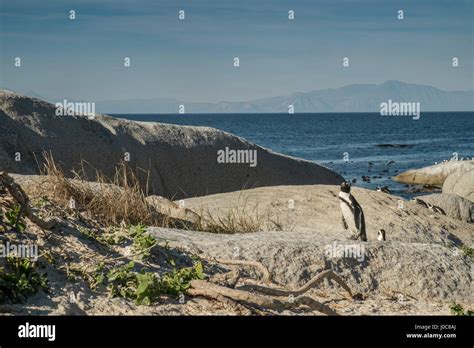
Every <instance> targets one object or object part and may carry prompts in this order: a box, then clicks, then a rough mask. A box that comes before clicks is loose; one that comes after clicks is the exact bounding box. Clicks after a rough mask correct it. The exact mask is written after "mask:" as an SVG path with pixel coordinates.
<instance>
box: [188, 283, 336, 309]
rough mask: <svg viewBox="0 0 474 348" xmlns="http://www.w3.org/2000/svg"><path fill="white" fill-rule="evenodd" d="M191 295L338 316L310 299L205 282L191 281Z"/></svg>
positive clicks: (323, 305)
mask: <svg viewBox="0 0 474 348" xmlns="http://www.w3.org/2000/svg"><path fill="white" fill-rule="evenodd" d="M187 293H188V294H189V295H193V294H194V295H200V296H204V297H209V298H217V295H221V296H224V297H227V298H230V299H231V300H233V301H235V302H244V303H246V304H248V305H250V306H253V307H260V308H265V309H271V310H276V311H279V312H281V311H283V310H285V309H291V308H294V307H297V306H299V305H306V306H308V307H310V308H311V309H313V310H317V311H319V312H321V313H324V314H326V315H337V313H336V312H335V311H334V310H332V309H331V308H330V307H328V306H327V305H325V304H322V303H320V302H318V301H316V300H314V299H312V298H310V297H306V296H299V297H296V298H291V297H289V296H278V297H266V296H262V295H257V294H253V293H251V292H248V291H242V290H237V289H230V288H226V287H223V286H220V285H216V284H213V283H209V282H207V281H204V280H193V281H191V288H190V289H188V290H187Z"/></svg>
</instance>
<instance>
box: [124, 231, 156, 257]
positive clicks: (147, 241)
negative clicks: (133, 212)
mask: <svg viewBox="0 0 474 348" xmlns="http://www.w3.org/2000/svg"><path fill="white" fill-rule="evenodd" d="M129 235H130V237H132V238H133V247H134V249H135V250H137V251H142V252H143V254H142V255H143V257H144V258H146V257H148V256H150V249H151V248H152V247H153V246H155V245H156V239H155V238H153V237H152V236H151V235H150V234H148V233H147V229H146V226H144V225H141V224H138V225H136V226H130V228H129Z"/></svg>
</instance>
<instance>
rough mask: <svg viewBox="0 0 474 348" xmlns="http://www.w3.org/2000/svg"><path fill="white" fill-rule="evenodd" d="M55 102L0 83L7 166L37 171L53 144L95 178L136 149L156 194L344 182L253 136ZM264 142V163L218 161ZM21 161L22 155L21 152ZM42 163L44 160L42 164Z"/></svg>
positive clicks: (67, 166) (260, 155)
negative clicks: (60, 109) (61, 107)
mask: <svg viewBox="0 0 474 348" xmlns="http://www.w3.org/2000/svg"><path fill="white" fill-rule="evenodd" d="M55 111H56V109H55V106H54V105H52V104H50V103H47V102H44V101H42V100H39V99H35V98H29V97H24V96H20V95H18V94H15V93H12V92H8V91H0V160H1V161H0V170H7V171H10V172H13V173H18V174H36V173H37V172H38V169H39V168H38V162H41V159H42V152H43V151H48V152H49V151H50V152H51V153H52V155H53V157H54V158H55V160H56V162H58V163H59V164H60V166H61V167H62V168H63V169H64V170H66V171H69V170H72V169H74V170H80V169H81V167H80V162H81V160H82V159H84V160H86V161H87V163H88V164H86V165H85V170H86V174H88V176H89V179H91V180H93V179H94V178H95V171H96V169H97V170H99V171H101V172H102V173H103V174H105V175H107V176H109V177H111V176H113V174H114V172H115V168H114V167H115V165H116V164H117V163H118V162H120V161H122V160H123V159H124V154H125V153H126V152H128V153H129V154H130V162H129V164H130V166H131V167H132V168H141V169H143V171H140V173H142V175H141V178H142V180H143V181H145V180H146V178H147V175H146V172H149V190H150V191H149V192H148V193H149V194H156V195H159V196H163V197H167V198H175V199H179V198H183V197H195V196H200V195H205V194H212V193H218V192H228V191H235V190H239V189H242V188H243V187H259V186H274V185H288V184H293V185H300V184H339V183H340V182H341V181H343V180H344V179H343V178H342V177H341V176H340V175H338V174H336V173H334V172H333V171H331V170H329V169H327V168H325V167H322V166H320V165H318V164H316V163H313V162H310V161H305V160H300V159H296V158H292V157H288V156H284V155H281V154H277V153H274V152H272V151H271V150H268V149H265V148H263V147H260V146H258V145H255V144H253V143H251V142H249V141H246V140H245V139H242V138H240V137H237V136H234V135H231V134H229V133H226V132H223V131H219V130H216V129H213V128H207V127H187V126H174V125H167V124H160V123H147V122H133V121H128V120H123V119H116V118H113V117H109V116H104V115H97V116H96V117H95V118H94V119H88V118H87V117H83V116H56V114H55ZM225 147H229V148H230V149H233V150H256V151H257V166H256V167H250V166H249V164H234V163H226V164H220V163H217V151H218V150H223V149H225ZM17 152H18V153H20V154H21V161H19V162H17V161H15V160H14V156H15V153H17ZM40 167H41V165H40Z"/></svg>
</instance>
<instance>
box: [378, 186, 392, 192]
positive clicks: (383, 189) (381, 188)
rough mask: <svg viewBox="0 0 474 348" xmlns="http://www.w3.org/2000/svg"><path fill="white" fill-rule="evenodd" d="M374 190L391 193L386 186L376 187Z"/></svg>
mask: <svg viewBox="0 0 474 348" xmlns="http://www.w3.org/2000/svg"><path fill="white" fill-rule="evenodd" d="M376 189H377V192H384V193H392V192H391V191H390V189H389V188H388V186H384V187H380V186H377V187H376Z"/></svg>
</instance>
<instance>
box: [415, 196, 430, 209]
mask: <svg viewBox="0 0 474 348" xmlns="http://www.w3.org/2000/svg"><path fill="white" fill-rule="evenodd" d="M412 202H415V203H417V204H420V205H422V206H423V207H425V208H427V209H429V206H428V203H426V202H425V201H423V200H421V199H419V198H416V197H414V198H412Z"/></svg>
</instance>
